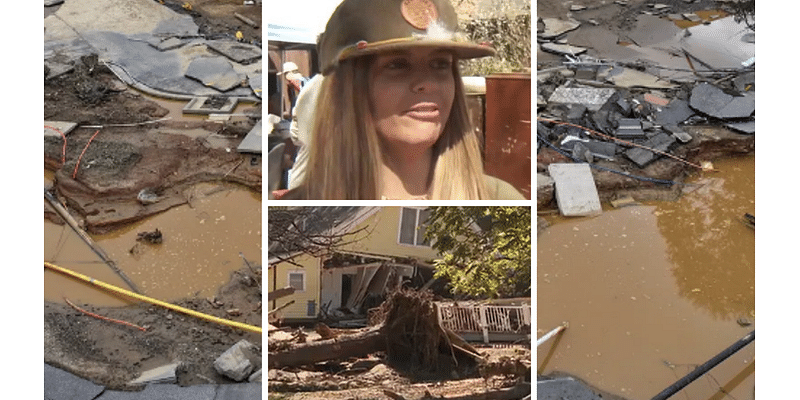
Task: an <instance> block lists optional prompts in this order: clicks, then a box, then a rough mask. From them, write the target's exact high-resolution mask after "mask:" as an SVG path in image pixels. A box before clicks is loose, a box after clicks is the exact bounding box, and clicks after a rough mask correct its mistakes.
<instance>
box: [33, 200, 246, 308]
mask: <svg viewBox="0 0 800 400" xmlns="http://www.w3.org/2000/svg"><path fill="white" fill-rule="evenodd" d="M191 191H192V193H191V196H190V197H191V198H192V200H191V202H190V203H191V205H184V206H180V207H176V208H173V209H171V210H169V211H167V212H164V213H161V214H158V215H155V216H153V217H150V218H147V219H146V220H144V221H142V222H139V223H136V224H133V225H131V226H129V227H126V228H123V229H120V230H118V231H115V232H112V233H110V234H106V235H98V236H94V237H93V239H94V240H95V241H96V242H97V243H98V244H99V245H100V247H102V248H103V249H104V250H105V252H106V253H107V254H108V255H109V257H110V258H111V259H113V260H114V261H115V263H116V264H117V265H118V266H119V267H120V269H122V270H123V271H124V272H125V274H126V275H127V276H128V277H129V278H130V279H131V280H132V281H133V282H134V283H135V284H136V285H137V286H138V287H139V289H141V290H142V292H144V294H145V295H148V296H152V297H155V298H158V299H160V300H165V301H174V300H177V299H180V298H183V297H189V296H201V297H208V296H212V295H213V294H214V293H215V292H216V290H217V288H219V287H220V286H221V285H223V284H224V283H225V282H227V281H228V279H229V278H230V274H231V272H232V271H234V270H237V269H239V268H242V267H244V266H245V264H244V261H243V260H242V258H241V257H240V256H239V252H242V253H243V255H244V256H245V257H246V259H247V261H249V262H250V263H251V265H253V266H257V265H260V264H261V198H260V196H259V195H257V194H253V193H252V192H250V191H248V190H242V189H233V188H230V187H218V186H216V185H199V186H196V187H195V188H193V189H191ZM156 228H158V229H159V230H160V231H161V232H163V235H164V239H163V243H162V244H158V245H152V244H146V243H142V242H137V241H136V238H137V234H138V233H139V232H145V231H148V232H152V231H154V230H155V229H156ZM44 257H45V260H47V261H51V262H53V263H55V264H58V265H60V266H63V267H66V268H70V269H73V270H75V271H77V272H79V273H82V274H84V275H88V276H90V277H93V278H95V279H97V280H100V281H103V282H106V283H109V284H112V285H117V286H119V287H122V288H125V289H129V288H128V287H127V286H126V285H125V283H124V282H123V281H122V279H120V278H119V277H117V276H116V275H115V274H114V273H113V272H111V269H110V268H109V267H108V266H106V265H105V264H103V263H102V262H97V261H96V260H98V258H97V256H96V255H94V253H92V251H91V250H89V249H88V247H87V246H86V245H85V244H84V243H83V242H82V241H81V240H80V238H78V237H77V235H76V234H75V233H74V232H72V231H71V230H70V229H69V227H66V226H59V225H55V224H52V223H50V222H47V221H45V243H44ZM44 281H45V299H46V300H49V301H62V297H67V298H69V299H70V300H72V301H73V302H83V303H91V304H95V305H124V304H127V301H124V300H122V299H119V298H116V297H114V296H112V295H110V294H107V293H105V292H102V291H99V290H98V289H96V288H94V287H91V286H89V284H85V283H81V282H75V281H73V280H70V279H69V278H66V277H64V276H60V275H59V274H57V273H54V272H51V271H46V272H45V278H44Z"/></svg>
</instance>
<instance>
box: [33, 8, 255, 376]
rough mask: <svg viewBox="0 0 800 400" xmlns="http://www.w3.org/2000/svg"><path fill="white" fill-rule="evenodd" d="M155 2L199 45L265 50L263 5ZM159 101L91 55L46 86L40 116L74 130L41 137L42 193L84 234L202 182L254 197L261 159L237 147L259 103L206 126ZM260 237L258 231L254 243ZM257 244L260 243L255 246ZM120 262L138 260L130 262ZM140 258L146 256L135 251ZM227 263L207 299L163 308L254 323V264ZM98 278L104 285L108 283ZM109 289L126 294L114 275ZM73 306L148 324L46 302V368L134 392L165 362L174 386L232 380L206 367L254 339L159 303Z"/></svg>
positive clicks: (157, 207)
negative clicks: (176, 16) (193, 30)
mask: <svg viewBox="0 0 800 400" xmlns="http://www.w3.org/2000/svg"><path fill="white" fill-rule="evenodd" d="M160 3H162V4H164V5H165V6H167V7H170V8H171V9H173V10H175V11H177V12H179V13H187V14H190V15H191V16H192V17H193V18H194V20H195V22H197V23H198V26H199V27H200V33H201V34H203V35H205V36H206V37H209V38H221V37H234V36H235V34H236V32H237V31H240V32H241V33H242V36H243V40H244V41H246V42H249V43H254V44H260V43H261V35H262V33H261V29H260V25H261V14H262V13H261V10H262V9H261V6H260V5H259V6H243V5H242V2H241V1H240V0H223V1H217V0H198V1H192V2H191V7H189V6H187V7H184V4H189V3H186V2H183V1H175V0H163V1H160ZM55 10H57V7H47V8H45V16H47V15H49V14H52V13H53V12H55ZM234 13H239V14H242V15H244V16H245V17H247V18H249V19H250V20H253V21H256V22H257V24H258V25H259V27H258V28H254V27H251V26H249V25H247V24H245V23H244V22H242V21H241V20H240V19H238V18H236V17H235V16H234ZM47 76H48V75H47V72H46V73H45V77H47ZM159 103H160V101H158V100H154V99H152V98H149V97H148V96H144V95H142V94H140V93H138V92H137V91H135V90H133V89H130V88H127V87H126V86H125V85H124V84H122V83H121V82H120V81H119V80H118V79H117V78H116V76H115V75H114V74H113V73H112V72H111V71H109V70H108V69H107V68H106V67H104V66H103V65H102V64H98V62H97V59H96V57H91V56H89V57H83V58H82V59H80V60H78V61H77V62H75V63H74V69H73V70H72V71H70V72H68V73H66V74H63V75H59V76H56V77H51V78H48V79H45V82H44V119H45V120H46V121H47V120H51V121H69V122H75V123H77V124H78V127H77V128H76V129H75V130H74V131H72V132H71V133H68V134H67V135H66V136H63V135H59V136H55V137H51V136H46V137H45V138H44V167H45V182H44V183H45V189H49V190H51V191H52V192H54V193H56V195H57V197H58V198H59V200H60V201H61V202H62V203H63V204H65V205H66V207H67V208H68V209H69V211H70V213H71V214H72V215H73V216H74V217H75V218H76V219H77V220H78V221H79V223H80V224H81V225H82V227H83V228H84V229H86V230H87V231H88V232H90V233H92V234H100V233H110V232H119V231H120V229H121V228H126V227H130V226H131V223H133V222H136V221H141V220H143V219H145V218H147V217H148V216H152V215H154V214H157V213H161V212H164V211H166V210H169V209H170V208H172V207H175V206H178V205H183V204H186V205H187V206H189V207H193V206H194V205H195V204H196V203H197V202H198V201H199V200H198V198H197V197H198V192H197V190H198V189H197V188H198V186H199V185H200V186H202V185H203V184H205V185H212V186H218V187H226V186H230V185H235V186H238V187H240V188H244V189H246V190H248V191H250V192H252V193H253V194H254V195H256V196H260V191H261V175H262V171H261V167H262V165H261V157H260V156H253V155H249V154H239V153H237V152H236V146H237V145H238V143H239V142H240V141H241V139H242V138H243V137H244V136H245V135H246V134H247V133H248V132H249V131H250V129H251V128H252V127H253V126H254V125H255V123H256V122H257V120H258V119H260V117H261V115H260V114H261V110H260V104H255V105H252V106H251V107H247V108H245V109H244V111H237V113H241V114H244V115H243V116H237V117H232V118H231V119H230V120H228V121H225V122H209V121H207V120H206V119H205V118H173V117H174V115H171V114H174V113H171V108H169V107H164V106H162V105H160V104H159ZM165 117H169V118H168V119H165ZM205 189H207V187H205ZM205 189H204V190H205ZM144 194H146V195H147V196H143V195H144ZM206 194H207V193H206ZM143 199H144V200H143ZM258 201H259V203H260V197H259V198H258ZM44 214H45V218H46V219H48V220H51V221H53V222H56V223H62V221H60V218H59V217H57V216H56V215H55V214H54V213H53V212H52V210H50V209H49V207H47V206H45V212H44ZM46 223H47V222H46ZM162 228H163V227H162ZM164 233H165V235H166V236H165V238H164V240H165V241H166V242H168V241H170V240H171V239H172V240H174V239H175V238H176V236H175V235H174V232H173V233H169V232H166V231H165V232H164ZM135 234H136V233H135V232H134V233H133V235H135ZM259 235H260V232H259V233H256V232H254V233H253V235H252V237H253V238H257V237H260V236H259ZM73 236H74V235H73ZM254 240H258V242H259V243H260V239H254ZM135 244H140V245H141V246H144V247H145V249H146V250H147V249H150V247H152V246H164V245H166V244H167V243H164V244H162V245H159V244H150V243H138V242H135V241H134V240H133V239H132V242H131V243H130V244H129V245H128V246H129V247H131V246H134V245H135ZM46 246H47V245H46ZM76 246H77V245H76ZM248 246H249V244H248ZM134 247H135V246H134ZM48 250H50V251H53V249H52V248H50V249H48V248H47V247H46V248H45V257H47V254H48ZM83 250H86V249H85V248H84V249H83ZM235 250H237V251H239V250H241V249H235ZM126 251H127V247H126ZM252 252H253V251H249V250H247V251H246V253H248V254H249V253H252ZM151 253H154V251H151ZM69 254H74V255H76V256H77V259H79V260H85V259H86V256H87V253H86V252H85V251H84V252H81V251H78V252H75V253H69ZM62 255H64V254H62ZM88 255H89V256H90V255H91V253H88ZM126 255H127V256H128V257H132V258H135V257H134V256H135V255H134V254H126ZM150 255H152V254H150ZM66 256H67V257H68V258H69V255H66ZM137 256H138V257H147V255H142V253H140V254H138V255H137ZM248 256H249V257H250V260H251V262H252V261H255V260H256V256H255V255H254V254H252V255H248ZM81 257H83V258H81ZM118 257H120V256H119V255H115V258H118ZM93 259H96V258H93ZM234 259H235V260H237V261H236V264H235V266H233V268H231V269H235V270H236V271H234V272H233V273H231V274H230V280H229V281H228V282H227V283H224V284H223V286H222V287H220V288H218V290H217V288H215V289H214V290H212V293H215V294H214V295H200V291H197V292H195V293H194V294H193V295H189V296H187V295H186V294H185V292H181V293H180V294H179V295H176V297H177V296H180V298H178V299H174V298H173V299H169V300H170V302H172V303H174V304H177V305H180V306H183V307H186V308H189V309H192V310H196V311H200V312H203V313H207V314H211V315H214V316H217V317H221V318H226V319H231V320H235V321H239V322H244V323H247V324H251V325H256V326H261V290H260V287H259V285H258V284H257V283H260V281H261V274H260V265H258V264H260V261H258V262H256V263H255V264H254V266H255V270H253V269H251V268H250V267H247V266H245V265H244V264H242V261H241V260H240V259H239V258H238V257H235V256H234ZM179 265H180V264H179ZM98 266H99V267H100V268H95V270H100V269H103V268H105V266H103V265H102V264H97V265H94V264H93V265H92V267H98ZM183 266H184V267H185V264H184V265H183ZM251 266H253V265H251ZM227 268H230V266H229V267H227ZM105 269H107V268H105ZM229 270H230V269H229ZM98 275H99V274H98ZM97 278H99V279H100V280H107V279H105V277H104V276H97ZM45 280H47V276H46V277H45ZM107 281H109V283H112V284H118V285H119V286H122V287H124V286H125V285H124V284H119V283H118V282H115V281H113V278H109V279H108V280H107ZM84 289H85V288H84ZM89 290H92V289H89ZM78 297H80V296H78ZM73 300H74V302H75V303H76V305H77V306H79V307H81V308H83V309H85V310H87V311H90V312H93V313H96V314H99V315H102V316H104V317H109V318H116V319H120V320H123V321H127V322H129V323H133V324H136V325H139V326H143V327H146V328H147V329H146V331H144V332H142V331H140V330H138V329H136V328H132V327H130V326H125V325H120V324H115V323H111V322H108V321H104V320H100V319H96V318H93V317H91V316H88V315H86V314H83V313H81V312H79V311H76V310H75V309H73V308H71V307H70V306H69V305H67V304H66V303H65V302H64V301H63V300H62V299H51V300H45V304H44V320H45V323H44V342H45V362H46V363H48V364H51V365H54V366H56V367H59V368H62V369H65V370H67V371H69V372H72V373H74V374H76V375H78V376H81V377H84V378H87V379H89V380H91V381H94V382H96V383H98V384H101V385H104V386H107V387H109V388H112V389H120V390H136V389H138V388H135V387H130V386H128V385H127V382H128V381H130V380H132V379H134V378H136V377H137V376H138V375H139V374H140V373H141V372H142V371H145V370H148V369H151V368H153V367H157V366H160V365H164V364H169V363H172V362H181V363H182V364H181V367H180V368H179V369H178V373H177V375H178V384H179V385H194V384H205V383H232V382H233V381H231V380H229V379H228V378H225V377H223V376H220V375H218V374H217V373H216V371H215V370H214V368H213V362H214V360H215V359H216V358H217V357H218V356H219V355H220V354H222V352H224V351H225V350H227V349H228V348H229V347H230V346H232V345H233V344H235V343H236V342H237V341H239V340H240V339H247V340H248V341H250V342H251V343H256V344H258V343H260V342H261V335H259V334H255V333H248V332H245V331H241V330H237V329H234V328H229V327H224V326H221V325H217V324H213V323H210V322H206V321H203V320H199V319H197V318H194V317H190V316H186V315H182V314H178V313H175V312H173V311H168V310H166V309H164V308H161V307H158V306H151V305H148V304H144V303H133V302H130V301H129V300H123V299H118V300H117V302H118V304H117V305H115V306H96V305H91V304H86V303H87V302H85V301H80V300H76V299H75V298H73ZM256 367H257V368H260V366H256Z"/></svg>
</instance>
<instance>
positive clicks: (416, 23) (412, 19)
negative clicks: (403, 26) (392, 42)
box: [400, 0, 439, 30]
mask: <svg viewBox="0 0 800 400" xmlns="http://www.w3.org/2000/svg"><path fill="white" fill-rule="evenodd" d="M400 13H401V14H402V15H403V19H405V20H406V22H408V23H409V24H410V25H411V26H413V27H414V28H417V29H419V30H425V29H428V25H430V24H431V23H432V22H434V21H436V19H437V18H439V12H438V11H437V10H436V5H435V4H433V1H432V0H403V2H402V3H401V4H400Z"/></svg>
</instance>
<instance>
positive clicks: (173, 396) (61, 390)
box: [44, 364, 262, 400]
mask: <svg viewBox="0 0 800 400" xmlns="http://www.w3.org/2000/svg"><path fill="white" fill-rule="evenodd" d="M261 398H262V397H261V382H249V383H238V384H227V385H211V384H208V385H194V386H185V387H183V386H178V385H173V384H150V385H147V386H146V387H145V388H144V390H142V391H139V392H131V391H116V390H106V389H105V387H103V386H100V385H96V384H94V383H92V382H90V381H88V380H86V379H83V378H80V377H77V376H75V375H73V374H71V373H69V372H66V371H63V370H60V369H58V368H55V367H53V366H50V365H47V364H45V365H44V399H45V400H260V399H261Z"/></svg>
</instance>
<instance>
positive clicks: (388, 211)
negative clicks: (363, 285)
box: [343, 207, 438, 260]
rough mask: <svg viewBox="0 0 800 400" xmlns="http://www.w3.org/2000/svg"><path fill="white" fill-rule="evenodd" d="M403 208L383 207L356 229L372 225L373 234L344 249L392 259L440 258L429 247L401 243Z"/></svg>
mask: <svg viewBox="0 0 800 400" xmlns="http://www.w3.org/2000/svg"><path fill="white" fill-rule="evenodd" d="M401 208H402V207H383V208H382V209H381V210H379V211H378V212H377V213H375V214H374V215H372V216H371V217H369V218H367V220H366V221H364V222H362V223H361V224H360V225H359V226H358V227H357V228H356V229H359V228H361V227H363V226H365V225H367V224H369V225H371V226H372V228H373V230H372V233H371V234H370V235H369V237H367V238H366V239H364V240H361V241H359V242H356V243H352V244H349V245H347V246H344V247H343V249H345V250H349V251H355V252H363V253H369V254H380V255H385V256H391V257H414V258H419V259H422V260H433V259H435V258H438V256H437V253H436V251H434V250H433V249H432V248H430V247H428V246H412V245H406V244H401V243H400V242H399V233H400V215H401V212H400V210H401Z"/></svg>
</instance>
